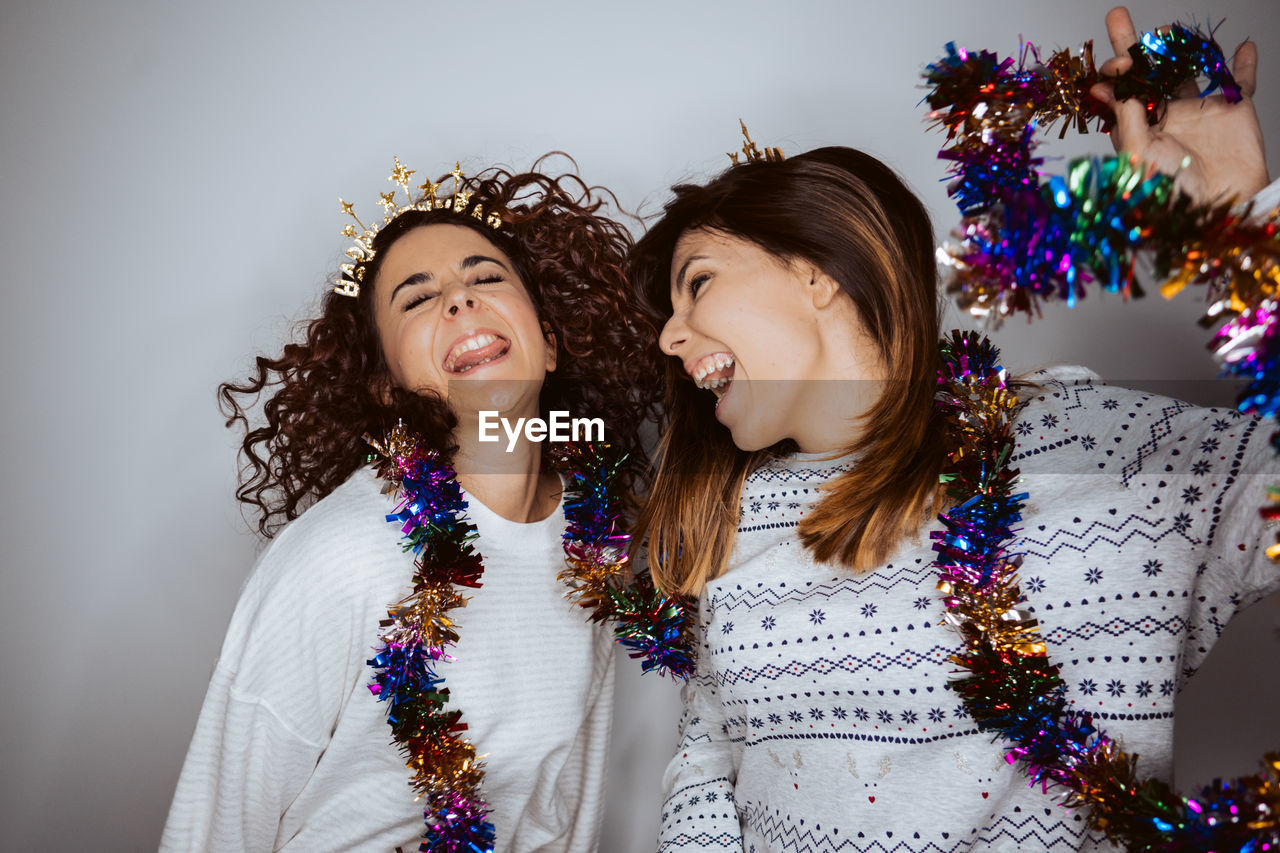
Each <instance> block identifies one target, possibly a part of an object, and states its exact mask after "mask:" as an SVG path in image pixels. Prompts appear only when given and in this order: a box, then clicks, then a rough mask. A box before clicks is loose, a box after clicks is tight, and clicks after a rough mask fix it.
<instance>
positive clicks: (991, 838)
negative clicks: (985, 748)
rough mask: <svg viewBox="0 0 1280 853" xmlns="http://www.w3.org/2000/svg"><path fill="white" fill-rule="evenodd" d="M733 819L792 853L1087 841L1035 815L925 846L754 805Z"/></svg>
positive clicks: (932, 851) (1058, 845)
mask: <svg viewBox="0 0 1280 853" xmlns="http://www.w3.org/2000/svg"><path fill="white" fill-rule="evenodd" d="M1059 813H1060V814H1061V813H1062V812H1059ZM738 814H739V818H740V819H741V820H742V823H743V826H746V827H750V828H751V829H753V830H755V831H756V832H757V833H758V834H759V835H760V836H761V837H762V838H764V840H765V841H766V842H767V843H768V844H769V849H770V850H774V851H783V850H786V851H794V853H844V852H845V851H848V853H968V851H972V850H988V849H990V847H991V845H994V844H996V843H999V842H1001V841H1006V840H1007V841H1011V842H1013V843H1014V844H1015V845H1017V846H1020V847H1022V848H1024V849H1027V850H1036V851H1040V850H1044V851H1052V850H1057V849H1062V850H1079V849H1080V848H1081V842H1082V841H1085V840H1086V839H1087V838H1088V837H1089V833H1088V831H1087V830H1086V828H1085V826H1084V822H1083V821H1079V822H1077V821H1064V820H1055V821H1052V822H1048V821H1045V820H1042V819H1041V818H1040V817H1039V816H1037V815H1025V816H1023V815H1019V814H1014V815H1002V816H1001V817H999V818H998V819H996V821H995V822H994V823H993V824H991V825H990V826H986V827H982V828H981V829H975V830H973V831H972V832H971V833H970V835H969V837H968V838H957V839H954V840H953V839H951V838H949V836H950V835H952V833H947V832H942V833H937V834H938V835H940V836H942V837H941V840H940V841H925V840H923V839H922V838H920V833H919V832H915V833H913V834H912V836H913V837H912V838H911V839H905V838H903V839H898V840H894V838H893V835H894V834H895V833H893V832H886V833H884V834H885V836H886V837H885V838H883V839H881V838H867V837H866V833H864V832H856V833H854V834H853V835H852V836H850V835H847V834H845V835H844V837H841V835H842V833H841V832H840V830H839V829H838V828H833V829H831V831H830V832H824V831H823V830H822V827H821V825H818V824H815V825H814V826H813V828H808V827H805V826H803V825H802V824H801V825H797V824H795V823H793V822H792V821H790V820H789V819H788V817H786V816H783V815H781V814H780V813H779V812H778V811H777V810H772V811H770V809H768V808H767V807H766V806H763V805H759V804H751V805H748V806H746V807H743V806H741V805H739V808H738ZM928 834H930V835H933V834H935V833H934V832H929V833H928ZM747 849H748V851H749V850H750V849H751V848H749V847H748V848H747Z"/></svg>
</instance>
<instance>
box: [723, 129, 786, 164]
mask: <svg viewBox="0 0 1280 853" xmlns="http://www.w3.org/2000/svg"><path fill="white" fill-rule="evenodd" d="M738 124H739V125H741V127H742V138H743V139H744V140H746V141H745V142H743V143H742V154H743V156H744V157H746V158H747V159H746V161H745V162H747V163H757V162H768V163H779V162H781V161H782V159H783V158H782V149H781V148H765V149H764V150H763V151H761V150H760V149H759V148H757V147H756V144H755V143H754V142H752V141H751V134H749V133H747V123H746V122H745V121H743V120H742V119H738ZM729 159H730V160H732V161H733V165H735V166H738V165H741V164H742V163H743V162H744V161H742V160H739V159H738V152H737V151H730V152H729Z"/></svg>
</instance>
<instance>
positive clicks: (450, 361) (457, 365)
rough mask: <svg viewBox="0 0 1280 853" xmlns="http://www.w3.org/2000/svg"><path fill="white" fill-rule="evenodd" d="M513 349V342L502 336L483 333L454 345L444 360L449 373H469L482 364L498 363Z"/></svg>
mask: <svg viewBox="0 0 1280 853" xmlns="http://www.w3.org/2000/svg"><path fill="white" fill-rule="evenodd" d="M510 349H511V341H509V340H507V339H506V338H504V337H503V336H502V335H495V334H493V333H491V332H481V333H479V334H476V335H471V336H470V337H467V338H464V339H463V340H461V341H459V342H458V343H456V344H454V345H453V348H452V349H450V350H449V353H448V355H446V356H445V359H444V369H445V370H446V371H448V372H449V373H459V374H461V373H468V372H470V371H472V370H474V369H476V368H477V367H479V366H480V365H482V364H488V363H489V362H491V361H497V360H498V359H500V358H502V357H503V356H505V355H506V354H507V352H508V350H510Z"/></svg>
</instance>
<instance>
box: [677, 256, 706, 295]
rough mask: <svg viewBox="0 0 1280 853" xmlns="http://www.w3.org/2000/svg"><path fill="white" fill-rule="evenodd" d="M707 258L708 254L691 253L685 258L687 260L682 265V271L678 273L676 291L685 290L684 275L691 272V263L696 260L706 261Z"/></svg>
mask: <svg viewBox="0 0 1280 853" xmlns="http://www.w3.org/2000/svg"><path fill="white" fill-rule="evenodd" d="M706 259H707V256H706V255H690V256H689V257H688V258H686V259H685V262H684V263H683V264H681V265H680V272H678V273H676V293H680V292H681V291H683V290H684V277H685V274H686V273H688V272H689V264H691V263H693V262H694V261H705V260H706Z"/></svg>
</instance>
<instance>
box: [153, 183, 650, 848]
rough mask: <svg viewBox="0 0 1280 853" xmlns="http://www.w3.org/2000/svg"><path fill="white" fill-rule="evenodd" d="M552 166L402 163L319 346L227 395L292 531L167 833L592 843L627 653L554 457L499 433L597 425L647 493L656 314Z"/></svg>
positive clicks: (585, 201)
mask: <svg viewBox="0 0 1280 853" xmlns="http://www.w3.org/2000/svg"><path fill="white" fill-rule="evenodd" d="M539 165H541V162H540V163H539V164H538V165H535V168H534V170H533V171H530V172H526V173H520V174H512V173H510V172H507V171H503V170H499V169H494V170H491V171H489V172H486V173H483V174H482V175H481V176H480V177H478V178H471V179H466V178H465V177H464V176H463V175H462V173H461V171H460V170H457V169H455V171H454V172H453V173H451V174H452V179H453V181H454V184H453V186H452V192H446V191H445V189H444V187H442V185H441V184H444V183H445V182H447V181H448V180H449V179H448V178H444V179H441V184H436V183H433V182H431V181H429V180H428V181H427V183H426V184H423V185H422V186H421V187H420V188H418V189H420V190H421V193H417V192H414V188H413V187H412V186H411V184H410V182H409V176H410V175H411V174H412V172H411V171H410V170H408V169H406V168H405V167H403V166H402V165H401V164H400V163H399V161H398V160H397V161H396V169H395V171H394V172H393V173H392V180H393V181H395V182H396V183H397V184H398V185H399V186H400V188H401V189H402V190H403V191H404V198H401V197H400V191H399V190H396V189H395V188H393V192H391V193H385V194H383V202H384V205H383V207H384V210H385V211H386V217H385V221H383V222H378V223H377V224H376V225H374V226H372V227H366V226H365V224H364V223H365V221H368V219H369V217H368V213H367V212H366V213H365V219H363V220H362V219H359V218H358V217H359V214H356V213H355V212H354V208H353V206H351V205H348V204H347V203H345V202H344V203H343V209H344V210H345V211H346V212H347V213H348V214H351V215H352V216H353V217H354V224H350V225H348V227H347V228H346V230H345V232H344V233H346V234H347V236H348V237H351V238H353V241H354V242H353V244H352V246H351V248H350V250H349V251H348V254H349V255H350V257H351V259H352V263H350V264H345V265H343V268H342V273H341V275H340V276H339V277H338V282H337V285H336V287H334V288H333V289H332V290H331V291H330V292H327V293H326V294H325V295H324V298H323V302H322V305H321V308H320V312H319V314H318V316H316V317H314V319H311V320H310V321H309V322H307V323H306V325H305V333H304V335H303V337H302V339H301V340H299V341H297V342H294V343H290V344H287V345H286V346H285V347H284V349H283V352H282V353H281V354H280V355H279V356H277V357H275V358H266V357H261V356H260V357H258V358H257V361H256V365H257V366H256V370H255V371H254V372H253V373H252V374H251V376H250V377H249V378H248V379H247V380H245V381H244V382H240V383H233V382H229V383H226V384H224V385H223V386H222V387H221V388H220V396H221V401H222V403H223V404H224V407H225V409H226V410H227V412H228V414H229V419H228V424H229V425H243V426H245V428H246V435H245V438H244V442H243V446H242V454H243V460H244V466H243V469H242V472H241V474H242V476H241V486H240V489H239V492H238V496H239V498H240V500H241V501H243V502H244V503H245V505H246V506H248V507H251V508H253V509H254V510H256V511H257V512H258V513H259V526H258V529H259V531H260V532H261V533H262V535H263V536H264V538H266V539H269V540H270V543H269V545H268V547H267V548H266V550H265V551H264V552H263V554H262V556H261V558H260V559H259V561H258V563H257V565H256V566H255V568H254V570H253V573H252V574H251V575H250V577H249V579H248V581H247V582H246V584H245V587H244V589H243V591H242V593H241V596H240V600H239V603H238V604H237V606H236V609H235V613H234V615H233V616H232V617H231V624H230V627H229V628H228V630H227V636H226V640H225V642H224V644H223V647H222V653H221V656H220V657H219V659H218V662H217V665H216V667H215V668H214V672H213V677H212V680H211V682H210V685H209V690H208V694H207V696H206V698H205V702H204V707H203V709H202V710H201V713H200V719H199V723H198V724H197V726H196V730H195V735H194V737H193V738H192V742H191V747H190V751H189V752H188V755H187V760H186V764H185V766H184V767H183V770H182V775H181V778H180V780H179V782H178V787H177V791H176V793H175V795H174V799H173V805H172V809H171V811H170V813H169V819H168V823H167V825H166V827H165V831H164V836H163V840H162V842H161V849H163V850H166V851H179V850H181V851H191V850H201V851H233V850H234V851H245V850H298V851H307V853H315V851H335V853H336V851H350V850H371V851H381V853H388V851H392V850H403V851H408V850H416V849H418V846H419V843H420V842H421V843H422V844H423V845H424V846H423V848H422V849H430V850H468V851H494V850H497V851H532V850H539V851H566V853H567V851H577V853H591V851H594V850H595V849H596V844H597V839H598V835H599V830H600V820H601V816H602V814H603V784H604V779H605V755H606V748H607V741H608V736H609V726H610V721H611V715H612V701H613V695H612V694H613V650H612V644H611V642H610V639H609V636H608V632H607V631H605V630H602V629H601V627H600V626H599V625H595V624H590V623H589V622H588V621H587V617H588V614H586V613H585V612H584V611H583V610H582V609H581V608H579V607H577V606H576V605H575V604H574V603H571V602H570V601H568V600H566V592H567V591H568V590H567V589H566V586H565V584H563V583H561V582H560V581H559V580H558V578H557V576H558V575H559V574H560V572H561V571H563V570H564V569H565V549H566V547H567V546H566V544H565V542H564V541H563V540H564V538H565V536H566V535H567V534H566V518H565V516H566V515H567V514H568V513H570V511H571V508H570V506H569V503H570V502H569V501H567V500H566V497H565V480H564V479H563V478H562V477H561V476H560V475H559V474H558V473H557V472H556V470H555V469H554V467H553V466H552V464H551V460H550V457H549V456H548V454H547V451H548V450H549V447H548V446H547V445H545V444H543V443H542V442H540V441H537V440H535V439H536V436H531V433H530V431H529V430H527V429H526V430H523V431H521V430H519V429H518V427H517V430H516V434H515V435H508V434H507V431H506V430H502V429H497V426H496V425H497V424H498V423H500V421H499V419H505V421H507V422H509V423H510V424H519V422H520V421H521V420H522V419H523V421H525V422H528V421H530V420H532V419H541V420H543V421H544V422H547V421H549V420H551V413H552V412H556V411H561V412H567V413H570V414H571V415H572V416H574V417H578V418H587V419H594V418H599V419H602V420H603V421H604V423H605V424H606V434H605V440H607V441H609V442H611V443H612V444H613V445H614V446H615V447H617V448H618V449H620V450H622V451H629V452H631V453H632V456H631V459H630V461H629V462H627V463H626V464H625V465H624V466H623V467H622V469H621V472H620V477H619V483H620V485H621V487H623V488H625V489H629V488H630V487H631V486H632V485H634V484H635V483H637V482H638V478H639V477H640V476H641V475H642V472H643V467H642V466H643V453H642V452H641V450H640V447H639V442H638V439H637V432H636V430H637V427H638V425H639V424H640V423H641V422H642V421H643V420H644V419H645V417H646V416H647V414H648V412H649V410H650V407H651V406H652V405H653V403H654V402H655V401H656V398H657V394H658V379H657V376H656V372H655V370H654V367H653V365H654V364H655V356H656V353H655V352H654V344H653V339H654V337H655V330H654V329H653V328H652V327H651V326H649V325H648V324H647V323H646V321H645V320H644V319H643V318H642V317H638V316H637V312H636V310H635V308H634V297H633V296H632V293H631V290H630V288H629V285H628V282H627V279H626V277H625V275H624V270H623V268H624V263H625V259H626V253H627V250H628V249H629V248H630V245H631V240H630V237H629V235H628V233H627V231H626V230H625V229H623V228H622V227H620V226H619V225H617V224H616V223H615V222H613V221H611V220H610V219H608V218H607V217H606V216H605V215H604V210H605V205H606V203H607V202H609V201H610V199H611V196H609V194H608V193H607V192H604V191H601V190H600V189H599V188H589V187H587V185H585V184H584V183H583V182H582V181H581V180H580V179H579V178H578V176H577V175H576V174H572V173H571V174H565V175H561V176H559V177H556V176H553V175H548V174H544V173H543V172H542V171H540V170H539ZM410 193H413V196H414V197H413V198H410V197H409V195H410ZM375 210H376V208H375ZM622 317H628V318H631V319H629V320H628V321H626V322H622V321H620V319H619V318H622ZM261 396H265V402H264V403H263V404H262V415H263V417H264V422H263V423H261V424H260V425H257V426H254V427H252V428H250V427H249V418H250V409H251V408H252V406H253V405H254V401H255V400H257V399H258V398H259V397H261ZM486 418H487V419H488V421H489V427H490V428H489V429H488V440H486V430H485V421H486ZM495 431H496V434H497V439H496V440H495V439H494V437H493V436H494V433H495ZM370 439H371V440H372V444H371V442H370ZM371 455H375V456H376V455H381V462H380V465H379V466H378V467H373V466H369V465H367V464H366V463H367V461H368V459H369V458H370V456H371ZM393 487H394V488H393ZM392 491H394V495H393V494H389V492H392ZM617 497H618V498H619V500H621V499H622V498H623V497H625V496H624V495H618V496H617ZM389 522H392V523H389ZM582 535H583V533H582V531H581V529H579V530H578V531H577V532H576V533H575V536H577V537H581V536H582ZM464 587H467V589H465V590H464V589H463V588H464ZM463 591H465V593H466V596H465V597H464V596H463V595H462V592H463ZM464 604H465V605H466V606H465V609H462V606H463V605H464ZM455 608H457V609H455ZM548 667H551V676H550V677H549V676H548ZM379 700H383V701H379ZM389 724H390V725H389ZM424 821H425V826H424Z"/></svg>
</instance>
